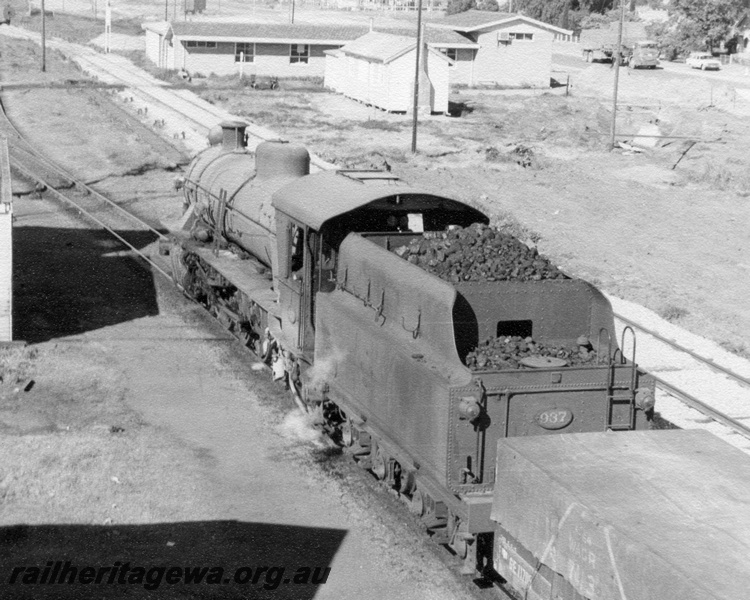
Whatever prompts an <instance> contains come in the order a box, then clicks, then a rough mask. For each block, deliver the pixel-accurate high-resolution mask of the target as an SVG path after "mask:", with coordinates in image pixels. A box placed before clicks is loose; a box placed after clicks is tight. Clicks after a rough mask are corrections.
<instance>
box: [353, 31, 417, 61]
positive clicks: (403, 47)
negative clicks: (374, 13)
mask: <svg viewBox="0 0 750 600" xmlns="http://www.w3.org/2000/svg"><path fill="white" fill-rule="evenodd" d="M416 47H417V41H416V39H415V38H413V37H404V36H402V35H393V34H390V33H383V32H381V31H370V32H369V33H366V34H365V35H363V36H362V37H360V38H357V39H356V40H354V41H353V42H349V43H348V44H346V45H345V46H343V47H342V48H340V51H341V52H343V53H344V54H348V55H350V56H358V57H360V58H366V59H369V60H374V61H378V62H382V63H388V62H391V61H392V60H395V59H396V58H398V57H399V56H401V55H403V54H406V53H407V52H409V51H410V50H412V49H414V48H416Z"/></svg>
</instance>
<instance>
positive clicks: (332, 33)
mask: <svg viewBox="0 0 750 600" xmlns="http://www.w3.org/2000/svg"><path fill="white" fill-rule="evenodd" d="M172 30H173V31H174V33H175V35H177V36H179V37H181V38H190V37H191V36H196V37H202V38H205V37H211V38H216V39H220V38H224V39H253V38H255V39H263V40H266V39H279V40H282V39H283V40H294V41H296V42H308V41H317V42H330V43H337V44H345V43H346V42H348V41H350V40H354V39H357V38H358V37H360V36H362V35H364V34H365V33H367V32H368V31H369V27H365V26H363V27H356V26H335V25H305V24H294V25H291V24H286V25H283V24H278V25H277V24H268V23H189V22H179V21H176V22H174V23H172Z"/></svg>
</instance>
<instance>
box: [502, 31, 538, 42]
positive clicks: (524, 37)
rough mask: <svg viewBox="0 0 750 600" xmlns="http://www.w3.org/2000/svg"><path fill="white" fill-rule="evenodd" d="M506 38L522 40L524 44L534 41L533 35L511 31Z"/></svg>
mask: <svg viewBox="0 0 750 600" xmlns="http://www.w3.org/2000/svg"><path fill="white" fill-rule="evenodd" d="M508 37H509V38H510V39H511V40H523V41H524V42H531V41H533V40H534V34H533V33H514V32H513V31H511V32H510V33H509V34H508Z"/></svg>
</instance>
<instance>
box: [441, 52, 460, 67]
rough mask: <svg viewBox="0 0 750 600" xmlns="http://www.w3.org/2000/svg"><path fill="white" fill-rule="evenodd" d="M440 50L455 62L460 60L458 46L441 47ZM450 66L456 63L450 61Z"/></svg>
mask: <svg viewBox="0 0 750 600" xmlns="http://www.w3.org/2000/svg"><path fill="white" fill-rule="evenodd" d="M440 52H442V53H443V54H445V55H446V56H447V57H448V58H450V59H451V60H452V61H453V62H455V61H457V60H458V50H457V49H456V48H440ZM450 66H451V67H453V66H455V65H454V64H453V63H450Z"/></svg>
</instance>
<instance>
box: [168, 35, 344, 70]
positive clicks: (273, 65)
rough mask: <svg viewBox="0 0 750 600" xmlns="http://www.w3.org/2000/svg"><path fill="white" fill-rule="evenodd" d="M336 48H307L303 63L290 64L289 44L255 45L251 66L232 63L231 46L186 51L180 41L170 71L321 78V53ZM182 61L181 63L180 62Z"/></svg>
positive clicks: (221, 44) (218, 45)
mask: <svg viewBox="0 0 750 600" xmlns="http://www.w3.org/2000/svg"><path fill="white" fill-rule="evenodd" d="M338 47H339V46H331V45H330V44H329V45H322V44H321V45H310V48H309V57H308V62H307V63H302V62H298V63H292V62H290V45H289V44H256V45H255V57H254V60H253V62H245V63H242V65H240V63H239V62H235V58H234V49H235V45H234V42H217V43H216V48H186V47H185V45H184V42H183V41H180V42H178V43H177V44H176V51H175V59H176V63H175V66H174V67H173V68H175V69H180V68H182V67H183V66H184V67H185V68H186V69H187V70H188V71H189V72H190V73H201V74H203V75H210V74H211V73H215V74H216V75H236V74H239V73H240V67H242V71H243V73H244V74H248V75H251V74H257V75H271V76H276V77H322V76H323V75H324V73H325V54H324V53H323V52H324V51H325V50H330V49H334V48H338ZM183 61H184V62H183Z"/></svg>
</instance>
